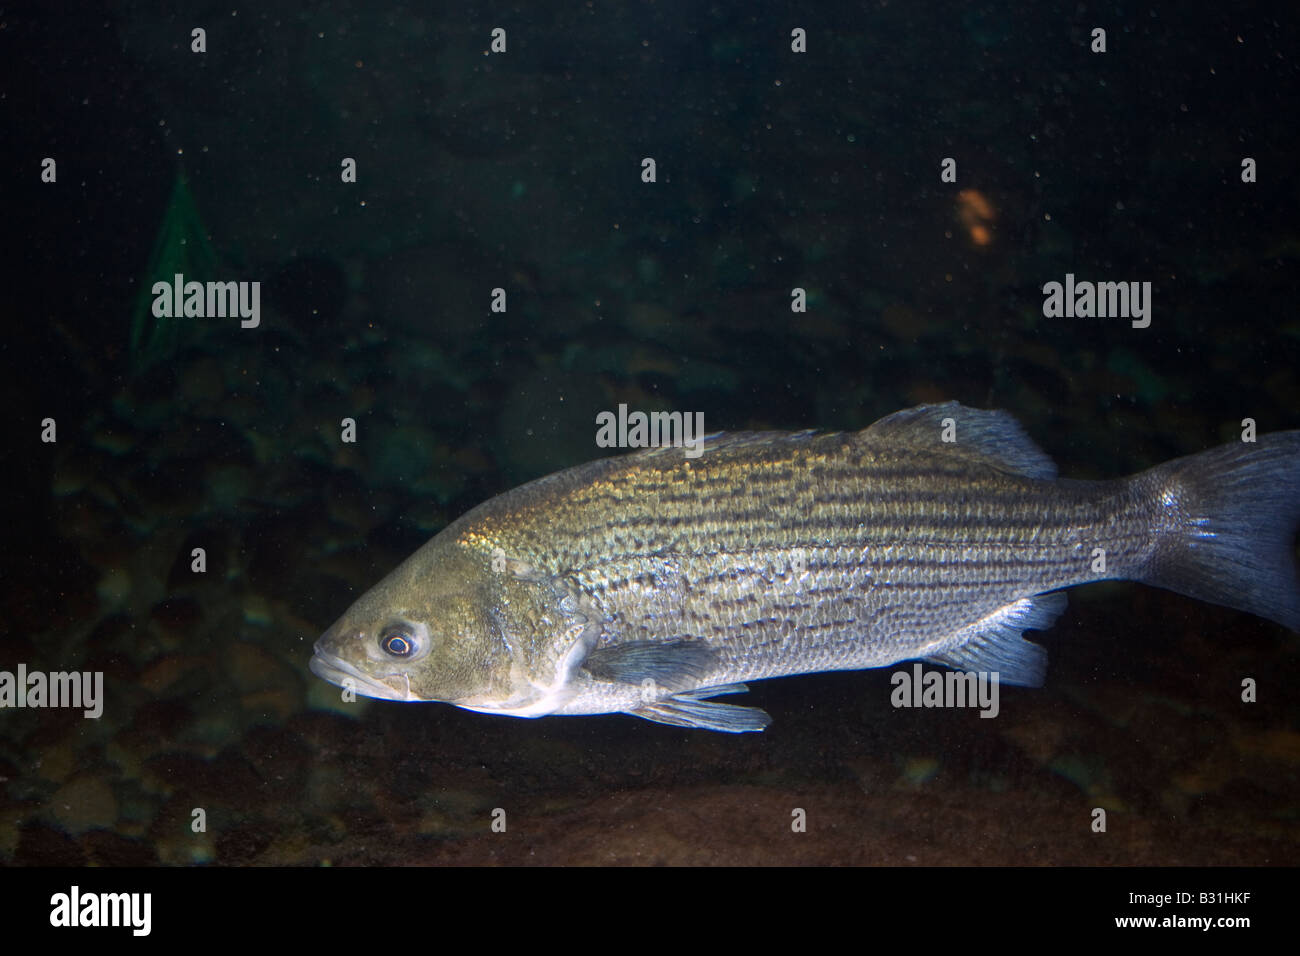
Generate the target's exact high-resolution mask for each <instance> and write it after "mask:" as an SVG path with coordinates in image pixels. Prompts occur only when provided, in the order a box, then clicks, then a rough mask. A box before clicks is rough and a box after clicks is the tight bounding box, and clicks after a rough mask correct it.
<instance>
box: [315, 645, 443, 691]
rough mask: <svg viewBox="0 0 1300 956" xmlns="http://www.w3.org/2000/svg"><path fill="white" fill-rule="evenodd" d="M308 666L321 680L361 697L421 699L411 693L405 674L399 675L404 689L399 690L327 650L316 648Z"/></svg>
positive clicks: (408, 680)
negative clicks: (349, 690)
mask: <svg viewBox="0 0 1300 956" xmlns="http://www.w3.org/2000/svg"><path fill="white" fill-rule="evenodd" d="M309 667H310V668H311V672H312V673H313V674H315V675H316V676H317V677H319V678H321V679H322V680H326V681H329V682H330V683H331V684H335V685H337V686H339V687H343V688H345V689H351V690H353V691H355V692H356V693H358V694H360V695H361V696H362V697H373V698H375V699H377V700H420V699H421V698H419V697H416V696H414V695H412V693H411V683H410V679H409V678H407V676H406V675H405V674H403V675H401V678H402V683H403V684H404V685H405V690H404V691H399V690H397V689H395V688H393V687H390V686H389V685H388V684H385V683H383V682H382V681H379V680H376V679H375V678H373V677H370V676H369V675H367V674H363V673H361V671H359V670H357V669H356V668H355V667H353V666H352V665H351V664H349V663H348V662H347V661H345V660H343V659H342V658H340V657H335V656H334V655H333V654H330V653H328V652H327V651H321V650H317V651H316V653H315V654H314V655H313V656H312V659H311V664H310V665H309Z"/></svg>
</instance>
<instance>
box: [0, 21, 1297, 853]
mask: <svg viewBox="0 0 1300 956" xmlns="http://www.w3.org/2000/svg"><path fill="white" fill-rule="evenodd" d="M177 7H179V8H180V12H176V8H177ZM195 26H203V27H205V28H206V29H207V42H208V51H207V52H206V53H204V54H201V55H198V54H194V53H191V52H190V51H189V43H190V35H189V32H190V30H191V29H192V28H193V27H195ZM496 26H500V27H503V28H504V29H505V30H506V31H507V42H508V52H507V53H505V54H503V55H492V56H489V55H485V51H486V49H487V47H488V43H489V40H490V37H489V31H490V29H491V28H493V27H496ZM1098 26H1100V27H1103V28H1105V29H1106V30H1107V46H1108V52H1106V53H1105V54H1103V55H1098V54H1094V53H1091V52H1089V43H1090V39H1089V37H1090V31H1091V30H1092V29H1093V28H1094V27H1098ZM794 27H803V28H805V29H806V30H807V31H808V53H806V54H803V55H796V54H794V53H792V52H791V50H790V30H791V29H792V28H794ZM0 34H2V35H3V36H4V38H5V39H4V42H5V43H6V44H7V46H8V54H7V60H8V63H9V67H10V69H9V79H7V80H5V88H4V91H3V92H4V96H3V98H0V109H3V110H4V113H3V122H4V134H3V135H4V139H5V144H4V147H3V153H4V161H5V164H6V167H7V169H6V178H5V188H4V209H5V218H6V220H7V222H6V224H5V227H4V229H3V232H4V233H5V234H6V235H5V241H6V251H5V256H4V261H5V262H6V264H7V265H8V266H10V268H11V269H12V271H11V272H10V273H9V276H8V278H7V280H6V299H7V305H8V310H7V311H8V313H9V314H8V316H7V318H8V321H7V322H6V325H5V335H4V337H3V338H2V339H0V355H3V357H4V358H3V360H4V373H5V374H4V375H3V376H0V390H2V397H3V407H4V409H5V410H6V414H5V415H4V416H3V420H4V427H5V429H6V432H7V434H6V435H5V438H6V441H5V446H4V447H5V448H6V449H7V451H8V454H7V455H6V462H5V477H6V479H7V494H6V495H5V496H4V515H3V516H2V517H3V521H4V527H5V547H4V548H3V549H0V550H2V553H0V581H3V587H2V588H0V599H2V600H3V605H2V606H0V610H2V612H3V613H0V669H8V670H13V669H14V667H16V665H17V664H18V663H19V662H23V663H25V664H27V666H28V667H29V668H32V669H45V670H98V671H102V672H103V673H104V675H105V688H106V690H105V695H106V704H105V712H104V716H103V717H102V718H101V719H99V720H87V719H83V718H82V717H81V715H80V713H79V712H68V711H53V710H45V711H33V710H24V711H17V710H5V711H0V863H11V864H20V865H22V864H40V863H44V864H49V863H66V864H74V865H75V864H81V863H105V864H120V863H154V862H157V863H168V864H177V863H192V862H201V863H218V864H246V863H258V864H284V863H289V864H316V863H321V862H326V861H328V862H332V863H334V864H356V863H439V862H455V863H610V862H613V863H791V862H807V863H840V862H848V863H868V864H876V863H879V864H907V863H930V864H947V863H957V864H1006V863H1044V864H1048V863H1051V864H1057V863H1076V864H1112V863H1113V864H1136V863H1149V864H1193V863H1197V864H1221V863H1244V864H1254V863H1270V864H1279V863H1283V864H1295V863H1297V862H1300V852H1298V851H1300V819H1298V817H1297V799H1296V798H1297V783H1298V774H1300V704H1298V703H1297V701H1298V698H1297V695H1296V693H1295V688H1296V687H1297V686H1300V666H1297V657H1296V650H1297V636H1296V635H1294V634H1290V633H1287V632H1286V631H1284V630H1283V629H1282V628H1280V627H1278V626H1276V625H1274V624H1271V623H1268V622H1264V621H1260V620H1258V619H1255V618H1252V617H1249V616H1247V615H1244V614H1239V613H1236V612H1233V611H1228V610H1226V609H1222V608H1217V607H1212V606H1209V605H1205V604H1200V603H1198V602H1195V601H1192V600H1190V599H1185V598H1181V597H1178V596H1175V595H1171V594H1167V593H1164V592H1160V591H1156V590H1153V589H1147V588H1142V587H1139V586H1136V585H1127V584H1105V585H1094V586H1090V587H1085V588H1081V589H1077V590H1075V591H1073V592H1071V607H1070V610H1069V611H1067V612H1066V614H1065V615H1064V616H1063V617H1062V618H1061V620H1060V621H1059V622H1058V624H1057V625H1056V626H1055V627H1054V628H1053V629H1052V630H1051V631H1050V632H1048V633H1046V634H1043V635H1037V638H1038V639H1039V640H1041V641H1042V642H1043V643H1045V644H1046V646H1047V647H1048V649H1049V652H1050V655H1051V664H1050V668H1049V673H1048V683H1047V686H1046V687H1045V688H1043V689H1041V690H1036V691H1023V690H1016V689H1005V690H1004V693H1003V696H1002V714H1001V716H1000V717H999V718H998V719H996V720H981V719H979V718H978V716H977V715H976V714H975V713H974V712H970V711H954V710H942V711H899V710H894V709H893V708H891V707H890V705H889V692H890V690H891V686H890V683H889V672H888V671H887V670H882V671H868V672H859V673H845V674H832V675H813V676H804V677H794V678H787V679H783V680H779V681H771V682H766V683H762V684H756V685H754V686H753V688H752V692H751V694H750V695H749V699H748V700H746V701H745V702H746V703H753V704H755V705H758V706H762V707H764V708H765V709H767V710H768V711H769V712H770V713H771V714H772V715H773V717H774V721H775V722H774V724H773V726H772V727H771V728H769V729H768V730H767V731H766V732H765V733H763V734H760V735H746V736H741V737H734V736H730V735H721V734H710V733H705V732H700V731H686V730H679V729H674V728H670V727H664V726H658V725H652V724H649V723H646V722H643V721H640V720H636V719H634V718H630V717H625V716H609V717H581V718H548V719H542V720H536V721H528V720H516V719H509V718H495V717H490V716H485V715H479V714H473V713H469V712H465V711H460V710H457V709H455V708H453V707H450V706H443V705H436V704H430V705H413V704H412V705H406V704H391V703H380V702H363V703H360V704H351V705H344V704H342V703H340V702H339V700H338V696H337V694H336V692H335V689H334V688H332V687H330V686H327V685H325V684H324V683H322V682H321V681H319V680H317V679H315V678H313V677H312V675H311V674H310V673H309V672H308V670H307V660H308V658H309V656H310V649H311V644H312V642H313V641H314V640H315V638H316V637H317V636H318V634H319V633H320V632H321V631H322V630H324V629H325V628H326V627H327V626H328V625H329V624H330V623H331V622H332V621H333V620H334V618H335V617H336V616H337V615H338V614H340V613H341V612H342V611H343V610H344V609H345V608H346V607H347V606H348V605H349V604H350V603H351V602H352V600H353V599H354V598H355V597H356V596H357V595H358V594H359V593H360V592H361V591H363V590H365V589H366V588H367V587H369V586H370V585H371V584H373V583H374V582H376V581H377V580H378V579H379V578H380V577H381V576H382V575H383V574H384V573H386V572H387V571H388V570H389V569H391V568H392V567H393V566H394V565H395V564H397V563H398V562H399V561H400V560H401V559H402V558H404V557H405V556H406V555H407V554H408V553H409V552H411V551H412V550H414V549H415V548H416V547H417V546H418V545H419V544H421V543H422V542H423V541H424V540H426V539H427V538H428V537H429V536H430V535H431V534H433V533H434V532H436V531H437V530H439V529H440V528H441V527H442V526H444V525H445V524H446V523H447V522H448V521H450V520H451V519H453V518H455V517H456V516H457V515H459V514H461V513H463V512H464V511H465V510H467V509H468V508H470V507H472V506H473V505H475V504H477V503H478V502H479V501H481V500H483V499H484V498H486V497H488V496H490V495H493V494H496V493H498V492H501V491H504V490H506V489H508V488H510V487H512V486H514V485H516V484H518V483H520V482H522V481H524V480H527V479H530V478H533V477H537V476H539V475H542V474H545V473H547V472H549V471H552V470H555V469H558V468H562V467H567V466H570V465H574V464H578V463H580V462H583V461H586V460H589V459H591V458H594V457H599V455H600V454H601V453H602V452H601V451H600V450H599V449H597V448H596V447H595V443H594V437H595V428H594V418H595V414H596V412H598V411H601V410H605V409H613V408H616V407H617V405H618V404H619V403H627V404H628V405H629V406H631V407H632V408H637V409H642V410H659V409H663V410H681V411H691V412H695V411H701V412H703V413H704V416H705V422H706V424H707V426H708V428H709V430H718V429H744V428H806V427H818V428H826V429H855V428H861V427H864V426H865V425H867V424H869V423H870V422H872V421H873V420H874V419H876V418H878V417H879V416H881V415H883V414H886V413H889V412H891V411H894V410H896V409H898V408H901V407H905V406H908V405H912V404H916V403H918V402H924V401H938V400H947V399H957V400H960V401H962V402H964V403H967V404H970V405H975V406H980V407H999V408H1005V409H1008V410H1010V411H1011V412H1013V413H1014V414H1016V415H1017V416H1018V417H1019V418H1020V419H1021V421H1022V422H1023V423H1024V425H1025V427H1026V429H1027V431H1028V432H1029V433H1030V434H1031V435H1032V436H1033V437H1034V438H1035V439H1036V440H1037V441H1038V442H1039V443H1040V444H1041V445H1042V447H1043V448H1045V449H1046V450H1047V451H1048V452H1049V453H1050V454H1051V455H1052V456H1053V457H1054V458H1055V459H1056V460H1057V461H1058V463H1059V464H1060V466H1061V471H1062V474H1064V475H1067V476H1070V477H1109V476H1115V475H1119V474H1122V473H1128V472H1131V471H1135V470H1138V469H1140V468H1143V467H1146V466H1149V465H1151V464H1154V463H1156V462H1159V461H1162V460H1164V459H1167V458H1170V457H1173V456H1175V455H1179V454H1185V453H1190V452H1194V451H1199V450H1201V449H1203V448H1206V447H1209V446H1211V445H1214V444H1217V443H1219V442H1222V441H1229V440H1234V439H1235V438H1236V437H1237V436H1238V433H1239V429H1240V422H1241V420H1242V419H1243V418H1245V417H1251V418H1254V419H1255V420H1256V421H1257V422H1258V425H1259V428H1260V430H1261V431H1272V430H1277V429H1283V428H1297V427H1300V376H1298V375H1297V367H1298V361H1297V360H1298V359H1300V315H1298V314H1297V309H1296V301H1297V292H1298V291H1300V269H1298V264H1300V185H1298V183H1300V180H1298V179H1297V177H1296V164H1295V157H1296V155H1297V137H1296V119H1295V116H1296V103H1297V96H1296V93H1297V87H1296V84H1297V56H1300V43H1298V42H1297V40H1298V35H1297V23H1296V17H1295V8H1294V6H1293V5H1289V4H1277V5H1274V6H1271V7H1270V6H1269V5H1262V6H1260V7H1252V8H1251V11H1250V12H1248V13H1242V12H1239V11H1238V10H1237V9H1235V8H1230V7H1225V6H1224V5H1220V4H1193V3H1185V4H1178V5H1176V6H1174V5H1169V6H1161V5H1157V6H1155V7H1152V6H1151V5H1149V4H1117V5H1107V6H1105V7H1104V8H1100V7H1094V6H1091V5H1086V4H1083V5H1081V4H1074V3H1069V4H1056V3H1047V4H1044V3H1023V4H1009V3H1008V4H992V3H989V4H982V3H965V2H956V0H953V2H944V3H897V2H887V3H865V4H839V3H825V4H814V5H793V6H791V7H785V6H783V5H780V4H695V3H626V4H590V5H589V4H520V5H518V6H516V7H501V6H499V5H495V4H481V5H476V4H448V5H428V4H415V3H412V4H370V3H362V2H354V3H334V4H328V5H324V6H321V7H320V8H318V9H316V10H312V11H304V10H302V9H301V5H300V4H296V3H285V2H280V0H267V2H259V3H257V4H252V5H248V6H246V7H244V6H241V7H237V8H235V9H234V11H233V12H232V5H231V4H230V3H228V2H227V3H182V4H179V5H173V4H157V3H143V2H141V3H121V4H112V5H111V6H110V5H105V6H104V7H102V8H100V9H96V8H95V7H94V5H89V6H86V7H83V8H82V9H81V12H80V13H78V14H77V15H75V16H69V17H66V18H60V17H57V16H55V15H53V14H51V13H47V14H43V15H41V16H35V15H28V14H25V13H22V12H12V11H11V12H10V13H8V14H7V15H6V17H5V18H4V23H3V31H0ZM46 156H51V157H54V158H55V159H56V160H57V162H58V181H57V183H56V184H43V183H41V182H40V179H39V173H40V165H39V164H40V161H41V159H42V158H43V157H46ZM647 156H650V157H654V159H655V160H656V162H657V165H658V182H656V183H654V184H645V183H642V182H641V180H640V172H641V161H642V159H643V158H644V157H647ZM344 157H353V158H355V159H356V161H357V164H358V170H359V181H358V182H357V183H356V184H344V183H341V182H340V181H339V180H340V176H339V173H340V162H341V161H342V159H343V158H344ZM944 157H953V158H955V159H956V161H957V163H958V181H957V183H955V184H952V183H944V182H941V181H940V177H939V164H940V162H941V160H942V159H943V158H944ZM1244 157H1253V158H1254V159H1255V160H1256V161H1257V163H1258V170H1259V181H1258V182H1256V183H1253V184H1245V183H1243V182H1242V181H1241V162H1242V159H1243V158H1244ZM182 174H183V176H184V177H185V182H186V184H187V189H188V196H187V197H185V199H184V201H183V202H182V201H180V200H178V199H177V196H178V193H177V192H176V183H177V181H178V177H179V176H181V175H182ZM962 190H974V191H976V192H977V193H978V197H980V198H976V197H974V196H972V195H971V194H969V193H967V194H964V195H962V194H961V191H962ZM179 195H181V196H185V194H184V193H183V192H182V193H181V194H179ZM981 198H982V202H981ZM190 202H192V207H191V206H190V205H189V203H190ZM984 204H986V205H984ZM179 207H183V208H179ZM169 222H170V223H173V224H175V223H179V224H180V226H181V227H182V228H181V231H180V232H179V233H174V234H173V238H172V239H171V240H170V241H163V242H161V243H160V240H159V235H160V231H161V230H162V229H163V228H164V225H165V224H167V223H169ZM980 230H984V231H980ZM177 236H179V237H180V238H179V239H178V238H176V237H177ZM182 240H183V241H182ZM205 244H206V247H207V248H210V255H211V256H212V257H213V258H212V259H210V260H206V261H207V267H210V268H211V269H212V270H213V272H214V273H215V274H214V275H211V276H192V277H194V278H200V279H204V278H219V279H233V280H258V281H260V282H262V283H263V286H262V289H263V303H262V304H263V315H262V324H261V326H260V327H259V328H257V329H251V330H244V329H241V328H239V324H238V321H237V320H234V319H204V320H185V321H184V324H182V323H180V322H178V323H173V325H172V326H171V327H169V328H158V327H157V326H156V325H153V324H151V323H149V322H147V321H146V322H144V329H145V332H146V333H148V334H151V335H153V336H154V338H153V339H152V341H154V342H155V345H154V346H153V347H151V348H137V349H135V350H134V351H133V350H132V349H131V347H130V338H131V330H132V327H133V325H135V326H137V327H139V325H140V323H141V321H142V318H141V315H140V313H139V301H140V300H139V296H140V290H141V287H142V285H143V286H146V287H147V286H148V285H150V284H152V282H154V281H156V280H158V279H160V278H163V279H166V278H169V277H170V276H169V274H160V275H153V274H150V269H151V263H152V264H153V265H154V266H157V265H158V264H159V263H160V262H176V261H183V262H187V263H190V264H192V265H193V266H194V268H199V269H202V268H204V267H205V266H204V262H205V260H204V258H203V256H202V255H201V253H202V250H203V249H204V248H205ZM187 257H188V258H187ZM1066 273H1074V274H1075V275H1076V276H1078V277H1079V278H1080V279H1090V280H1116V281H1120V280H1122V281H1150V282H1151V283H1152V284H1153V288H1154V306H1153V312H1152V322H1151V325H1150V327H1149V328H1146V329H1134V328H1132V327H1131V326H1130V324H1129V323H1128V322H1127V321H1125V320H1122V319H1096V318H1088V319H1082V318H1074V319H1047V318H1044V317H1043V315H1042V308H1041V306H1042V293H1041V288H1042V286H1043V284H1044V283H1045V282H1049V281H1054V280H1055V281H1061V280H1063V279H1064V277H1065V274H1066ZM796 286H798V287H801V288H804V289H806V290H807V293H808V301H809V309H808V311H807V313H805V314H792V313H791V311H790V306H789V303H790V290H791V289H792V288H793V287H796ZM495 287H501V288H504V289H505V290H506V292H507V295H508V303H509V308H508V311H507V312H506V313H505V314H493V313H492V312H491V311H490V310H489V300H490V291H491V290H492V289H493V288H495ZM164 324H165V323H164ZM47 417H50V418H53V419H55V420H56V422H57V428H58V441H57V443H56V444H43V443H41V441H40V440H39V436H40V430H41V421H42V419H45V418H47ZM345 417H352V418H355V419H356V421H357V423H358V430H359V431H358V434H359V440H358V442H357V443H356V444H355V445H344V444H342V443H340V441H339V423H340V420H341V419H343V418H345ZM194 547H203V548H205V549H206V550H207V554H208V559H209V564H208V570H207V572H206V573H204V574H202V575H196V574H194V573H192V572H191V571H190V558H189V555H190V553H191V549H192V548H194ZM1247 677H1253V678H1255V679H1257V680H1258V681H1259V684H1260V692H1259V702H1258V703H1255V704H1243V703H1242V702H1241V700H1240V686H1241V681H1242V680H1243V679H1244V678H1247ZM1097 807H1102V808H1105V809H1106V810H1107V812H1108V829H1107V832H1106V833H1105V834H1096V833H1093V832H1092V831H1091V830H1090V823H1091V820H1092V816H1091V815H1092V811H1093V809H1094V808H1097ZM194 808H203V809H204V810H205V811H206V814H207V821H208V827H207V830H206V832H203V833H194V832H193V831H192V828H191V826H190V822H191V818H192V817H191V814H192V811H193V809H194ZM496 808H501V809H503V810H505V812H506V815H507V819H508V821H509V822H508V829H507V832H506V833H493V832H491V830H490V828H489V824H490V820H491V814H492V812H493V810H494V809H496ZM794 808H803V809H804V810H805V811H806V812H807V815H808V820H809V827H808V832H807V833H792V832H791V826H790V821H791V812H792V810H793V809H794Z"/></svg>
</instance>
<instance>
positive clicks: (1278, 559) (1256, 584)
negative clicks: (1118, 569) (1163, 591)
mask: <svg viewBox="0 0 1300 956" xmlns="http://www.w3.org/2000/svg"><path fill="white" fill-rule="evenodd" d="M1134 480H1135V481H1137V482H1139V483H1142V485H1143V491H1144V492H1145V493H1147V494H1152V495H1154V496H1155V501H1156V502H1158V503H1159V508H1158V510H1157V515H1158V517H1157V518H1156V522H1157V535H1156V547H1155V550H1154V553H1153V555H1152V557H1151V560H1150V562H1149V564H1148V565H1147V567H1146V568H1145V571H1144V574H1143V575H1142V577H1141V578H1140V580H1142V581H1144V582H1146V583H1147V584H1154V585H1156V586H1157V587H1162V588H1168V589H1169V590H1171V591H1177V592H1179V593H1180V594H1186V595H1188V596H1190V597H1194V598H1199V599H1200V600H1202V601H1210V602H1212V603H1214V604H1222V605H1224V606H1226V607H1231V608H1236V609H1238V610H1241V611H1249V612H1250V613H1251V614H1258V615H1259V616H1260V617H1266V618H1268V619H1269V620H1272V621H1276V622H1277V623H1279V624H1282V625H1284V626H1285V627H1288V628H1290V629H1291V630H1293V631H1300V565H1298V564H1297V561H1296V551H1295V547H1296V533H1297V531H1300V431H1290V432H1274V433H1273V434H1270V435H1261V436H1260V437H1259V440H1258V441H1257V442H1239V443H1233V444H1229V445H1223V446H1222V447H1219V448H1213V449H1211V450H1209V451H1206V452H1202V453H1200V454H1198V455H1191V456H1189V457H1187V458H1178V459H1175V460H1174V461H1170V462H1166V463H1165V464H1163V465H1159V466H1157V467H1155V468H1152V469H1151V470H1150V471H1146V472H1143V473H1142V474H1140V475H1137V476H1136V477H1135V479H1134Z"/></svg>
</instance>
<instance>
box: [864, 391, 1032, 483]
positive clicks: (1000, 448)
mask: <svg viewBox="0 0 1300 956" xmlns="http://www.w3.org/2000/svg"><path fill="white" fill-rule="evenodd" d="M945 418H951V419H952V420H953V423H954V428H953V435H954V438H955V441H952V442H945V441H943V440H942V435H943V430H944V419H945ZM860 434H861V435H863V436H864V437H869V438H871V439H872V440H880V439H886V440H888V441H890V442H894V443H899V444H903V445H908V446H911V447H914V448H925V449H927V450H931V451H941V452H951V453H952V454H954V455H966V456H969V457H971V458H975V459H978V460H980V461H983V462H985V463H986V464H989V465H992V466H993V467H994V468H997V469H999V470H1000V471H1005V472H1008V473H1010V474H1013V475H1024V476H1025V477H1026V478H1039V479H1042V480H1044V481H1053V480H1055V478H1056V463H1055V462H1053V461H1052V459H1051V458H1049V457H1048V456H1047V453H1046V452H1044V451H1043V450H1042V449H1041V448H1039V447H1038V446H1037V445H1035V444H1034V441H1033V439H1032V438H1030V437H1029V436H1028V435H1026V434H1025V430H1024V429H1023V428H1021V427H1020V423H1019V422H1018V421H1016V420H1015V418H1014V417H1013V416H1012V415H1011V414H1010V413H1008V412H1004V411H1001V410H996V409H995V410H989V409H983V408H967V407H966V406H965V405H962V404H961V403H959V402H944V403H943V404H941V405H918V406H916V407H915V408H907V409H904V410H903V411H901V412H894V414H892V415H886V416H885V417H884V418H882V419H880V421H878V422H875V423H874V424H872V425H868V426H867V427H866V428H865V429H863V430H862V432H860Z"/></svg>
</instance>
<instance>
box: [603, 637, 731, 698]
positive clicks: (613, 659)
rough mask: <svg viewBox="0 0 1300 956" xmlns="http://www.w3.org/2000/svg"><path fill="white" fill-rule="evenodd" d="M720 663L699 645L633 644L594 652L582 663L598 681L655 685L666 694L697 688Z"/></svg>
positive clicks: (676, 642) (677, 642)
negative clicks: (668, 691)
mask: <svg viewBox="0 0 1300 956" xmlns="http://www.w3.org/2000/svg"><path fill="white" fill-rule="evenodd" d="M716 659H717V654H716V653H715V652H714V651H713V650H711V649H710V648H709V647H707V646H706V645H704V644H702V643H700V642H699V641H671V642H669V643H666V644H663V643H657V642H655V641H630V642H629V643H627V644H618V645H615V646H613V647H602V648H600V649H598V650H594V651H592V652H591V653H590V654H588V655H587V657H586V659H585V660H584V661H583V662H582V666H583V669H585V670H586V671H587V673H588V674H590V675H591V676H592V677H594V678H595V679H596V680H602V681H613V682H615V683H619V684H644V683H645V682H646V681H653V682H654V683H656V684H658V685H659V686H660V687H662V688H664V689H665V690H685V689H686V688H688V687H694V686H696V685H697V684H698V683H699V682H700V679H701V678H702V677H704V676H705V675H707V674H708V672H709V669H710V668H711V667H712V666H713V664H714V662H715V661H716Z"/></svg>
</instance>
